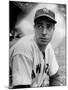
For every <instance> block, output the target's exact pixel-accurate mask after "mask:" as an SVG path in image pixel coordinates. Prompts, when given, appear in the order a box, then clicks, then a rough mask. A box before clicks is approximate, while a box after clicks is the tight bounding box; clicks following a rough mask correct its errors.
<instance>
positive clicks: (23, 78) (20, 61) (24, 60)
mask: <svg viewBox="0 0 68 90" xmlns="http://www.w3.org/2000/svg"><path fill="white" fill-rule="evenodd" d="M31 72H32V62H31V60H30V59H29V58H28V57H27V56H25V55H22V54H19V55H15V56H14V57H13V66H12V86H15V85H30V84H31Z"/></svg>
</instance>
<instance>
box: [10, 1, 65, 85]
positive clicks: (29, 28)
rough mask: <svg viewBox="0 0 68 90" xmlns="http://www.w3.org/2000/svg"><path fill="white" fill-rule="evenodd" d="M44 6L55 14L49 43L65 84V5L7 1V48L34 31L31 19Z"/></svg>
mask: <svg viewBox="0 0 68 90" xmlns="http://www.w3.org/2000/svg"><path fill="white" fill-rule="evenodd" d="M42 7H46V8H48V9H51V10H52V11H54V12H55V14H56V20H57V24H56V26H55V32H54V36H53V39H52V41H51V44H52V46H53V48H54V51H55V55H56V58H57V60H58V64H59V66H60V71H61V73H60V74H61V77H60V78H61V79H62V83H63V84H64V85H66V5H65V4H56V3H55V4H50V3H35V2H20V1H9V48H11V47H12V46H13V45H14V44H15V43H17V41H18V40H19V39H20V38H22V37H24V36H26V35H30V34H33V33H34V28H33V25H34V23H33V20H34V14H35V11H36V10H37V9H38V8H42Z"/></svg>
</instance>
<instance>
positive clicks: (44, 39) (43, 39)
mask: <svg viewBox="0 0 68 90" xmlns="http://www.w3.org/2000/svg"><path fill="white" fill-rule="evenodd" d="M40 40H41V41H43V42H48V39H46V38H40Z"/></svg>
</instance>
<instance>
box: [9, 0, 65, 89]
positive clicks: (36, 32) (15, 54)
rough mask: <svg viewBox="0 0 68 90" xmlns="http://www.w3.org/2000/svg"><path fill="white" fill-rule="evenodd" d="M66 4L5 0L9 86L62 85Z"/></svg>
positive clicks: (18, 87) (63, 78) (11, 87)
mask: <svg viewBox="0 0 68 90" xmlns="http://www.w3.org/2000/svg"><path fill="white" fill-rule="evenodd" d="M66 9H67V5H66V4H59V3H58V4H57V3H46V2H45V3H43V2H28V0H27V2H26V1H24V0H23V1H9V66H8V68H9V88H10V89H20V88H38V87H55V86H66V85H67V82H66V79H67V72H66V69H67V68H66V66H67V63H66V38H67V35H66V33H67V28H66V25H67V24H66V19H67V13H66Z"/></svg>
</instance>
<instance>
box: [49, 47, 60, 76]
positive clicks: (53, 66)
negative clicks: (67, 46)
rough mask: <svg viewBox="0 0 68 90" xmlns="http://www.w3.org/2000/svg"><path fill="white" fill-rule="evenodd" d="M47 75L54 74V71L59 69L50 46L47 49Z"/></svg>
mask: <svg viewBox="0 0 68 90" xmlns="http://www.w3.org/2000/svg"><path fill="white" fill-rule="evenodd" d="M48 56H49V75H50V76H52V75H54V74H56V72H57V71H58V69H59V65H58V63H57V60H56V57H55V54H54V50H53V48H52V47H50V50H49V55H48Z"/></svg>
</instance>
